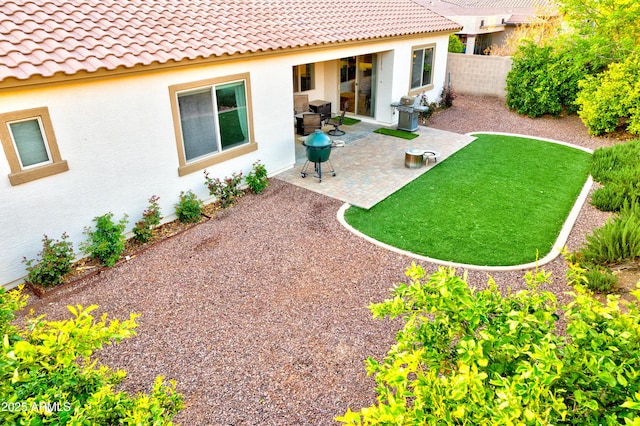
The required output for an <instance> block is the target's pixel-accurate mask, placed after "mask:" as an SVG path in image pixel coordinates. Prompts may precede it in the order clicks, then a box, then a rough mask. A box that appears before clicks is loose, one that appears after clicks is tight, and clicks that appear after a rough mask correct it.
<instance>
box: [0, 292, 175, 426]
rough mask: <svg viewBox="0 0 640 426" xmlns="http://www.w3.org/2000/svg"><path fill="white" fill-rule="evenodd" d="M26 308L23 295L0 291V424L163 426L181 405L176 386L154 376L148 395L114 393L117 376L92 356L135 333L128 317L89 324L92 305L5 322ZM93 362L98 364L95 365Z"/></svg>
mask: <svg viewBox="0 0 640 426" xmlns="http://www.w3.org/2000/svg"><path fill="white" fill-rule="evenodd" d="M25 304H26V298H24V297H22V296H20V295H19V293H18V294H17V295H15V294H14V295H8V294H7V293H5V292H4V289H2V288H0V320H2V323H0V330H2V331H3V336H4V337H3V342H2V350H1V356H2V358H1V360H0V395H2V402H3V404H6V405H3V410H2V411H0V423H2V424H21V425H27V424H29V425H43V424H51V425H67V424H68V425H85V424H86V425H96V424H101V425H108V424H109V425H111V424H113V425H115V424H138V425H142V424H153V425H171V424H172V422H171V419H172V417H173V416H175V414H176V413H177V412H178V411H179V410H180V409H182V408H183V397H182V396H181V395H180V394H178V393H176V390H175V387H176V383H175V382H174V381H171V382H169V384H165V383H163V378H162V377H158V378H157V379H156V381H155V383H154V385H153V390H152V392H151V394H150V395H145V394H140V395H136V396H132V395H129V394H128V393H126V392H117V391H115V386H116V385H117V384H118V383H120V382H121V381H122V380H123V379H124V377H125V374H126V373H125V372H124V371H112V370H111V369H109V368H108V367H107V366H104V365H99V364H98V361H97V360H96V359H94V358H92V355H93V352H94V351H95V350H97V349H100V348H102V347H103V346H104V345H109V344H112V343H113V342H119V341H121V340H122V339H125V338H129V337H131V336H134V335H135V331H134V329H135V328H136V327H137V324H136V322H135V319H136V317H137V315H135V314H132V315H131V316H130V318H129V319H128V320H125V321H122V322H120V321H118V320H110V321H107V316H106V314H104V315H102V317H101V318H100V319H99V320H96V319H94V318H93V316H92V315H91V312H92V311H93V310H95V309H96V308H97V307H96V306H90V307H88V308H86V309H85V308H83V307H82V306H79V305H78V306H76V307H72V306H69V310H70V311H71V313H72V318H71V319H69V320H62V321H46V320H45V319H44V317H38V318H31V317H29V318H28V319H27V320H28V327H25V328H20V329H19V328H17V327H16V326H14V325H12V324H10V323H9V321H8V319H10V318H11V317H12V316H14V312H16V311H17V310H18V309H19V308H22V307H23V306H24V305H25ZM98 365H99V366H98Z"/></svg>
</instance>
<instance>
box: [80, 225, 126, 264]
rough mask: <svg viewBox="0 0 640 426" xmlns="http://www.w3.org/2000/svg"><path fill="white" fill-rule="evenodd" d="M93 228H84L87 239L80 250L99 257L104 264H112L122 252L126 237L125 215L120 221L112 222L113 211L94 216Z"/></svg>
mask: <svg viewBox="0 0 640 426" xmlns="http://www.w3.org/2000/svg"><path fill="white" fill-rule="evenodd" d="M93 220H94V222H95V223H96V225H95V230H92V229H91V228H88V227H87V228H85V230H84V233H85V234H86V235H87V236H88V240H87V241H85V242H84V243H83V245H82V250H83V251H84V252H85V253H87V254H88V255H90V256H91V257H93V258H96V259H99V260H100V261H101V262H102V263H104V264H105V265H106V266H113V265H115V264H116V262H117V261H118V260H119V259H120V256H121V255H122V253H123V252H124V249H125V244H126V241H127V240H126V238H125V236H124V230H125V227H126V225H127V215H124V217H123V218H122V219H120V222H118V223H114V222H113V213H106V214H104V215H102V216H98V217H95V218H94V219H93Z"/></svg>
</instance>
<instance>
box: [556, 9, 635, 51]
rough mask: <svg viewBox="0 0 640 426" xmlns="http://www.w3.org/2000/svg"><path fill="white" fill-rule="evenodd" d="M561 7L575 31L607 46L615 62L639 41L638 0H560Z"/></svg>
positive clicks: (566, 19) (631, 49) (633, 48)
mask: <svg viewBox="0 0 640 426" xmlns="http://www.w3.org/2000/svg"><path fill="white" fill-rule="evenodd" d="M560 10H561V12H562V13H563V14H564V17H565V21H566V22H567V23H568V24H569V25H570V26H571V27H572V28H574V29H575V30H576V32H577V35H578V36H580V37H583V38H589V39H592V40H594V43H597V44H602V45H605V46H607V47H608V49H606V50H605V49H602V52H603V53H604V54H607V56H608V58H609V62H618V61H620V60H621V59H623V58H624V57H626V56H627V55H629V54H630V53H631V52H632V51H634V50H637V49H638V46H639V45H640V2H638V1H637V0H562V1H561V2H560Z"/></svg>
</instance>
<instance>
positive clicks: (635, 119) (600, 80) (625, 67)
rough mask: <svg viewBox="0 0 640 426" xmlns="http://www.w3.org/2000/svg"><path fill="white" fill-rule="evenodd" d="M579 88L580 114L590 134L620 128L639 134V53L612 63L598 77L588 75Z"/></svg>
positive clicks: (609, 131)
mask: <svg viewBox="0 0 640 426" xmlns="http://www.w3.org/2000/svg"><path fill="white" fill-rule="evenodd" d="M579 88H580V91H579V93H578V95H577V98H576V104H577V105H578V106H579V111H578V115H579V116H580V119H581V120H582V122H583V123H584V124H585V125H586V126H587V129H588V130H589V133H590V134H592V135H602V134H604V133H611V132H614V131H615V130H617V129H619V128H623V129H626V130H628V131H629V132H630V133H635V134H640V54H637V53H636V54H632V55H629V56H628V57H627V58H626V59H625V60H624V61H623V62H620V63H612V64H611V65H610V66H609V68H608V69H607V70H606V71H604V72H603V73H601V74H598V75H597V76H595V77H592V76H585V79H584V80H583V81H581V82H580V85H579Z"/></svg>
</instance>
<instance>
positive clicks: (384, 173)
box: [275, 123, 475, 209]
mask: <svg viewBox="0 0 640 426" xmlns="http://www.w3.org/2000/svg"><path fill="white" fill-rule="evenodd" d="M379 127H380V126H379V125H375V124H371V123H358V124H356V125H353V126H342V127H341V129H342V130H345V132H346V133H345V135H343V136H331V138H332V139H333V140H334V141H343V142H345V146H344V147H338V148H334V149H333V150H332V151H331V157H330V160H331V163H332V164H333V167H334V168H335V170H336V176H335V177H334V176H332V175H331V174H330V173H323V177H322V182H318V179H317V178H315V177H314V176H313V175H307V177H306V178H302V177H301V175H300V171H301V169H302V166H303V165H304V162H305V159H306V157H305V148H304V147H303V146H302V143H301V140H300V139H301V138H300V137H299V136H296V164H295V166H294V167H293V168H291V169H289V170H286V171H284V172H282V173H280V174H278V175H276V176H275V178H277V179H280V180H283V181H285V182H288V183H291V184H293V185H296V186H299V187H302V188H305V189H308V190H311V191H314V192H317V193H320V194H323V195H326V196H329V197H332V198H336V199H338V200H341V201H344V202H345V203H349V204H351V205H354V206H358V207H362V208H365V209H369V208H371V207H373V206H374V205H375V204H377V203H378V202H380V201H382V200H384V199H385V198H387V197H388V196H389V195H391V194H392V193H394V192H396V191H397V190H398V189H400V188H402V187H403V186H404V185H406V184H407V183H409V182H411V181H412V180H413V179H415V178H417V177H418V176H420V175H422V174H423V173H425V172H426V171H427V170H429V169H431V168H433V167H434V166H435V165H437V164H438V163H434V162H429V163H428V164H427V165H426V167H425V166H423V167H420V168H416V169H410V168H407V167H405V164H404V160H405V152H406V151H407V150H408V149H411V148H415V149H420V150H425V151H427V150H429V151H437V152H439V153H440V158H439V160H438V162H442V161H443V160H445V159H446V158H447V157H449V156H450V155H451V154H453V153H454V152H456V151H458V150H459V149H461V148H463V147H465V146H466V145H468V144H469V143H470V142H472V141H473V140H474V139H475V138H474V137H473V136H469V135H461V134H458V133H452V132H446V131H443V130H437V129H432V128H430V127H424V126H420V127H419V129H418V130H417V131H416V132H415V133H418V134H419V135H420V136H418V137H417V138H415V139H413V140H405V139H401V138H397V137H393V136H386V135H381V134H378V133H373V130H375V129H377V128H379Z"/></svg>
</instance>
